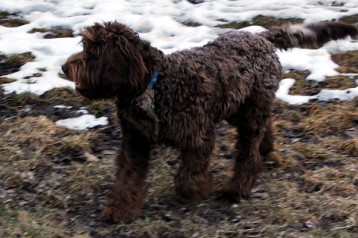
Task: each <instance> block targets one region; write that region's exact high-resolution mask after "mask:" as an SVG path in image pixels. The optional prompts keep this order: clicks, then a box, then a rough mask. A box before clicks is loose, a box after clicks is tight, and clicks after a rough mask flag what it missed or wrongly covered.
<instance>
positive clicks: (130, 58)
mask: <svg viewBox="0 0 358 238" xmlns="http://www.w3.org/2000/svg"><path fill="white" fill-rule="evenodd" d="M80 35H81V36H82V38H83V39H82V44H83V51H81V52H79V53H76V54H74V55H72V56H70V57H69V58H68V59H67V61H66V63H65V64H64V65H63V66H62V70H63V72H64V73H65V75H66V78H67V79H69V80H71V81H73V82H74V83H75V84H76V90H77V91H78V92H79V93H81V94H82V95H83V96H85V97H87V98H89V99H106V98H114V97H116V96H118V95H121V94H124V95H123V96H125V94H131V93H133V92H134V91H135V90H136V89H137V88H138V87H140V86H141V85H140V84H141V83H142V81H143V78H144V76H145V73H146V71H147V69H146V66H145V64H144V60H143V57H142V55H141V50H140V49H141V40H140V38H139V36H138V34H137V33H136V32H134V31H133V30H132V29H130V28H128V27H127V26H125V25H123V24H120V23H118V22H107V23H104V24H99V23H96V24H94V25H93V26H89V27H87V28H85V29H84V30H83V31H82V32H81V33H80Z"/></svg>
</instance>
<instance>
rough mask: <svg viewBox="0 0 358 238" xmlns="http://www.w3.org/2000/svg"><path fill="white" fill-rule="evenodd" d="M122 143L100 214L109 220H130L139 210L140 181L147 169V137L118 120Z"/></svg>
mask: <svg viewBox="0 0 358 238" xmlns="http://www.w3.org/2000/svg"><path fill="white" fill-rule="evenodd" d="M121 125H122V134H123V136H122V144H121V150H120V152H119V155H118V157H117V161H116V162H117V174H116V180H115V182H114V184H113V187H112V190H111V191H110V194H109V201H108V203H109V204H108V207H107V208H106V209H105V210H104V211H103V213H102V217H103V218H104V220H106V221H110V222H115V223H117V222H126V223H128V222H131V221H132V220H133V219H134V218H135V217H136V216H137V215H138V214H139V212H140V209H141V205H142V201H143V194H144V191H143V184H144V180H145V177H146V174H147V170H148V159H149V153H150V145H149V141H148V139H147V137H145V136H144V135H143V134H142V133H141V132H140V131H138V130H136V129H135V128H133V127H132V126H131V125H130V124H129V123H128V122H126V121H123V120H122V121H121Z"/></svg>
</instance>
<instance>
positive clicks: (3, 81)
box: [0, 77, 16, 84]
mask: <svg viewBox="0 0 358 238" xmlns="http://www.w3.org/2000/svg"><path fill="white" fill-rule="evenodd" d="M15 81H16V80H15V79H11V78H7V77H0V84H6V83H12V82H15Z"/></svg>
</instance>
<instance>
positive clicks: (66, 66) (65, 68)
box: [61, 64, 68, 74]
mask: <svg viewBox="0 0 358 238" xmlns="http://www.w3.org/2000/svg"><path fill="white" fill-rule="evenodd" d="M61 68H62V71H63V72H64V73H65V74H67V72H68V65H67V64H64V65H62V67H61Z"/></svg>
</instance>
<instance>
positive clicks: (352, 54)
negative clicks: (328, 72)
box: [331, 51, 358, 73]
mask: <svg viewBox="0 0 358 238" xmlns="http://www.w3.org/2000/svg"><path fill="white" fill-rule="evenodd" d="M331 57H332V60H333V61H334V62H335V63H337V64H338V65H339V67H338V69H337V71H338V72H340V73H358V51H348V52H339V53H335V54H332V55H331Z"/></svg>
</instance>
